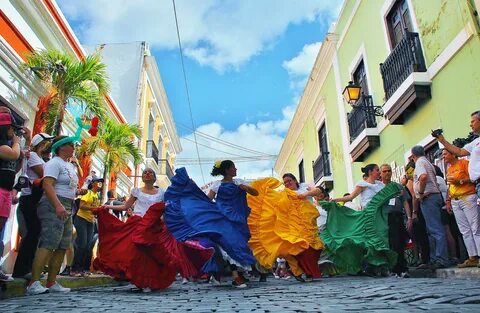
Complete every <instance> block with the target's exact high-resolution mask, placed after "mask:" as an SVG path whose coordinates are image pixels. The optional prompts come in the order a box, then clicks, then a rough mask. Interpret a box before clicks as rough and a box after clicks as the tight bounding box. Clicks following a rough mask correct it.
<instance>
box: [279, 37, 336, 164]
mask: <svg viewBox="0 0 480 313" xmlns="http://www.w3.org/2000/svg"><path fill="white" fill-rule="evenodd" d="M336 42H337V35H336V34H332V33H330V34H327V36H326V37H325V40H324V42H323V43H322V46H321V47H320V51H319V52H318V54H317V58H316V59H315V63H314V65H313V69H312V71H311V73H310V75H309V77H308V80H307V84H306V86H305V89H304V92H303V95H302V97H301V98H300V102H299V104H298V107H297V110H296V111H295V114H294V116H293V118H292V122H291V123H290V127H289V128H288V132H287V135H286V136H285V140H284V141H283V144H282V147H281V148H280V152H279V154H278V158H277V161H276V162H275V166H274V167H275V170H276V171H277V173H280V172H282V169H283V168H284V167H285V164H286V163H287V161H288V158H289V156H290V155H291V154H292V151H293V150H294V149H296V142H297V141H298V138H299V136H300V133H301V131H302V128H303V127H304V125H305V122H306V121H307V119H308V118H309V117H310V115H309V113H310V112H311V111H312V108H313V107H314V106H315V104H316V103H317V100H319V99H318V97H319V94H320V90H321V88H322V87H323V84H324V82H325V79H326V77H327V75H328V73H329V71H330V67H331V65H332V59H333V56H334V54H335V51H336ZM320 100H321V99H320ZM320 102H322V101H320Z"/></svg>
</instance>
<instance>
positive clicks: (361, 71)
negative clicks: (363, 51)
mask: <svg viewBox="0 0 480 313" xmlns="http://www.w3.org/2000/svg"><path fill="white" fill-rule="evenodd" d="M353 82H354V83H355V84H356V85H358V86H360V87H362V91H361V92H362V93H364V94H365V95H369V91H368V83H367V72H366V71H365V63H364V62H363V59H362V60H361V61H360V63H359V64H358V66H357V68H356V69H355V72H354V73H353Z"/></svg>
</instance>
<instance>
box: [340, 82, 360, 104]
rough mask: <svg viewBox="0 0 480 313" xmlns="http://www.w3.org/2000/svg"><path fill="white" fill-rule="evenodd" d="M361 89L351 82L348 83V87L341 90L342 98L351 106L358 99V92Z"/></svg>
mask: <svg viewBox="0 0 480 313" xmlns="http://www.w3.org/2000/svg"><path fill="white" fill-rule="evenodd" d="M361 90H362V87H360V86H359V85H356V84H354V83H353V82H352V81H349V82H348V85H347V86H346V87H345V89H343V98H344V99H345V101H347V102H348V103H350V104H353V103H355V102H357V101H358V99H360V91H361Z"/></svg>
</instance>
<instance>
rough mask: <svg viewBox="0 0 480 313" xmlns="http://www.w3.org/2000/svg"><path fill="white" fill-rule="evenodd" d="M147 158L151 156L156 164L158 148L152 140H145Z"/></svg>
mask: <svg viewBox="0 0 480 313" xmlns="http://www.w3.org/2000/svg"><path fill="white" fill-rule="evenodd" d="M147 158H152V159H154V160H155V163H157V164H158V148H157V145H156V144H155V142H154V141H153V140H147Z"/></svg>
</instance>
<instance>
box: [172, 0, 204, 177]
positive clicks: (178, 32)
mask: <svg viewBox="0 0 480 313" xmlns="http://www.w3.org/2000/svg"><path fill="white" fill-rule="evenodd" d="M172 3H173V14H174V15H175V27H176V29H177V39H178V49H179V50H180V60H181V61H182V72H183V80H184V82H185V91H186V93H187V102H188V110H189V113H190V121H191V122H192V129H195V128H196V127H195V123H194V121H193V113H192V104H191V101H190V92H189V91H188V82H187V74H186V71H185V62H184V61H183V49H182V40H181V39H180V29H179V27H178V18H177V8H176V6H175V0H172ZM193 138H194V140H195V149H196V150H197V158H198V163H200V151H199V149H198V143H197V135H196V134H195V131H194V132H193ZM200 173H201V175H202V180H203V184H205V176H204V175H203V169H202V167H201V166H200Z"/></svg>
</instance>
